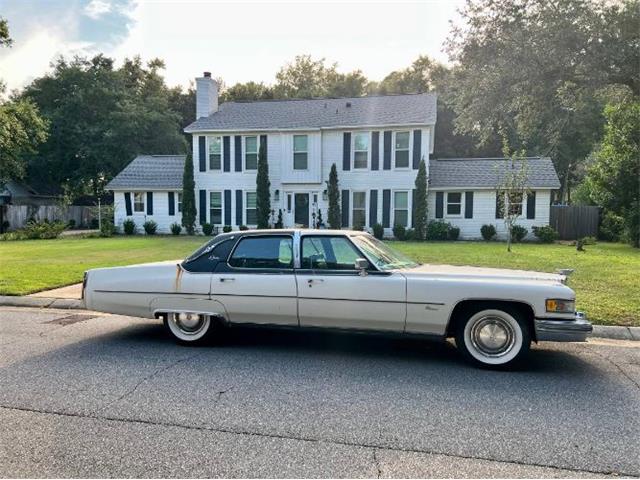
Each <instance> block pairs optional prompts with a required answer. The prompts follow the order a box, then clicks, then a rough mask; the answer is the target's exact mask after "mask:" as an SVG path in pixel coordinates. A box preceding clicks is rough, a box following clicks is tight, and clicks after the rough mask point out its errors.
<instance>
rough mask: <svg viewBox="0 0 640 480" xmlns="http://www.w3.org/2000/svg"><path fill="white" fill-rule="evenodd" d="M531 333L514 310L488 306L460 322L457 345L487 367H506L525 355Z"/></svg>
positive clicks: (474, 360) (465, 353) (466, 354)
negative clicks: (488, 307)
mask: <svg viewBox="0 0 640 480" xmlns="http://www.w3.org/2000/svg"><path fill="white" fill-rule="evenodd" d="M530 344H531V334H530V332H529V328H528V326H527V324H526V322H525V320H524V318H523V316H522V315H521V314H520V313H519V312H517V311H516V310H513V311H512V310H511V309H502V308H500V309H497V308H496V309H486V310H480V311H477V312H475V313H473V314H471V315H470V316H469V317H468V318H467V319H466V320H464V321H462V322H460V323H459V324H458V329H457V332H456V345H457V347H458V348H459V349H460V351H461V353H462V354H463V355H464V356H465V357H466V358H467V360H470V361H472V362H473V363H476V364H479V365H482V366H487V367H506V366H510V365H513V364H515V363H517V362H518V361H519V360H520V359H521V358H522V357H524V356H525V355H526V354H527V353H528V351H529V346H530Z"/></svg>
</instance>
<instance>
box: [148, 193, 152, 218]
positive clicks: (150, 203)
mask: <svg viewBox="0 0 640 480" xmlns="http://www.w3.org/2000/svg"><path fill="white" fill-rule="evenodd" d="M147 215H153V192H147Z"/></svg>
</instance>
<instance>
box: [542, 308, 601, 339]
mask: <svg viewBox="0 0 640 480" xmlns="http://www.w3.org/2000/svg"><path fill="white" fill-rule="evenodd" d="M535 328H536V339H537V340H538V341H539V342H584V341H586V340H587V336H588V335H589V334H590V333H591V332H592V331H593V327H592V326H591V322H589V321H588V320H587V317H586V316H585V315H584V313H582V312H576V316H575V318H574V319H573V320H564V319H557V320H556V319H548V318H544V319H543V318H540V319H536V320H535Z"/></svg>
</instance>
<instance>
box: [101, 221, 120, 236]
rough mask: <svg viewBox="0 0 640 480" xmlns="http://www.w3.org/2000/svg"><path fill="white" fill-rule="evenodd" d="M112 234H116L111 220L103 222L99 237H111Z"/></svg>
mask: <svg viewBox="0 0 640 480" xmlns="http://www.w3.org/2000/svg"><path fill="white" fill-rule="evenodd" d="M114 233H116V226H115V225H114V224H113V222H112V221H111V220H103V222H102V225H101V227H100V236H101V237H113V234H114Z"/></svg>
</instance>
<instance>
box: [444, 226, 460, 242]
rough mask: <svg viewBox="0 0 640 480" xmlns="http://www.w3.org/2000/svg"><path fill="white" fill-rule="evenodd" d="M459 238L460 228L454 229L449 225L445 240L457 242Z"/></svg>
mask: <svg viewBox="0 0 640 480" xmlns="http://www.w3.org/2000/svg"><path fill="white" fill-rule="evenodd" d="M459 236H460V228H458V227H454V226H453V225H449V230H448V231H447V239H449V240H454V241H455V240H458V237H459Z"/></svg>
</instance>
